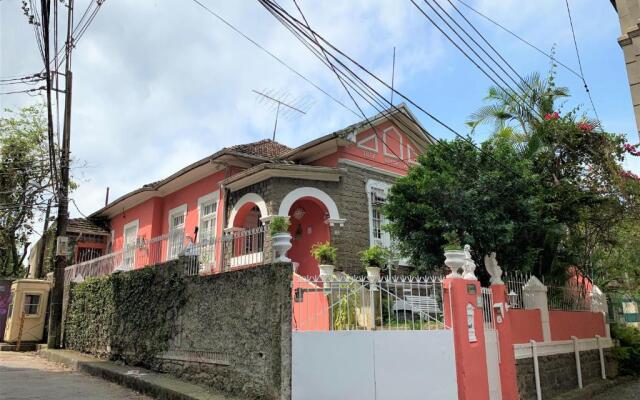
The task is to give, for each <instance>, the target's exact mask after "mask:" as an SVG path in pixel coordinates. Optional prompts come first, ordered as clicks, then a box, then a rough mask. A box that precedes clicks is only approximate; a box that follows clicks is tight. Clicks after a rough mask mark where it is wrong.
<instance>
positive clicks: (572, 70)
mask: <svg viewBox="0 0 640 400" xmlns="http://www.w3.org/2000/svg"><path fill="white" fill-rule="evenodd" d="M456 1H457V2H458V3H460V4H462V5H463V6H465V7H467V8H468V9H470V10H471V11H473V12H474V13H476V14H477V15H479V16H480V17H482V18H484V19H486V20H487V21H489V22H491V23H492V24H494V25H495V26H497V27H499V28H500V29H502V30H503V31H505V32H507V33H508V34H510V35H511V36H513V37H515V38H516V39H518V40H519V41H521V42H522V43H524V44H526V45H527V46H529V47H531V48H532V49H534V50H536V51H537V52H538V53H540V54H542V55H543V56H545V57H547V58H549V59H551V61H553V62H555V63H557V64H558V65H560V66H561V67H563V68H565V69H566V70H567V71H569V72H571V73H572V74H574V75H575V76H577V77H578V78H582V76H580V74H579V73H578V72H576V70H574V69H573V68H571V67H569V66H568V65H566V64H564V63H562V62H561V61H560V60H558V59H557V58H555V57H554V56H553V55H551V54H549V53H547V52H545V51H544V50H542V49H540V48H539V47H537V46H536V45H534V44H533V43H531V42H529V41H528V40H526V39H524V38H523V37H521V36H519V35H518V34H517V33H515V32H513V31H512V30H510V29H508V28H506V27H505V26H504V25H502V24H500V23H499V22H497V21H496V20H494V19H492V18H491V17H489V16H487V15H485V14H483V13H481V12H480V11H478V10H477V9H475V8H473V7H472V6H471V5H469V4H468V3H466V2H465V1H463V0H456Z"/></svg>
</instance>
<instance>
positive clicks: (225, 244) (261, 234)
mask: <svg viewBox="0 0 640 400" xmlns="http://www.w3.org/2000/svg"><path fill="white" fill-rule="evenodd" d="M264 240H265V227H264V226H261V227H257V228H252V229H244V230H238V231H233V232H227V233H224V234H223V235H222V236H221V237H214V236H209V237H206V236H203V237H200V238H199V239H198V240H197V241H196V242H195V243H194V242H193V240H192V239H191V238H187V237H185V235H184V231H182V230H176V231H173V232H170V233H167V234H164V235H161V236H157V237H154V238H152V239H149V240H145V239H144V238H138V239H137V240H136V242H135V243H131V244H129V245H127V246H126V247H125V248H124V249H122V250H118V251H115V252H112V253H110V254H107V255H104V256H102V257H98V258H94V259H92V260H89V261H84V262H81V263H78V264H74V265H71V266H69V267H67V268H66V269H65V284H68V283H70V282H71V281H72V280H84V279H85V278H88V277H96V276H103V275H109V274H111V273H113V272H115V271H127V270H132V269H134V268H142V267H146V266H152V265H157V264H161V263H164V262H167V261H170V260H173V259H176V258H178V257H185V259H186V264H185V273H186V274H187V275H198V274H203V273H216V272H222V271H230V270H233V269H237V268H244V267H247V266H251V265H257V264H262V263H263V262H264V261H265V257H264V254H263V253H264ZM218 252H221V253H220V254H221V257H218V256H217V255H218ZM218 264H220V265H218Z"/></svg>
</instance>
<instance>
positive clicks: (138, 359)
mask: <svg viewBox="0 0 640 400" xmlns="http://www.w3.org/2000/svg"><path fill="white" fill-rule="evenodd" d="M185 261H186V260H185V259H180V260H177V261H171V262H169V263H165V264H162V265H158V266H154V267H153V268H143V269H139V270H134V271H130V272H120V273H117V274H113V275H110V276H105V277H101V278H99V279H96V280H89V281H87V282H85V283H79V284H74V285H75V286H73V287H72V288H71V290H70V292H71V296H70V297H69V304H68V310H67V313H66V319H68V321H67V324H66V326H65V330H66V331H67V332H66V335H65V346H66V347H67V348H70V349H74V350H78V351H83V352H87V353H91V354H94V355H96V356H99V357H102V358H109V359H112V360H119V361H121V362H123V363H125V364H127V365H140V366H143V367H146V368H150V369H152V370H155V371H159V372H166V373H170V374H172V375H174V376H176V377H178V378H181V379H185V380H188V381H192V382H195V383H199V384H202V385H208V386H211V387H213V388H215V389H217V390H221V391H224V392H227V393H229V394H232V395H237V396H240V397H242V398H252V399H253V398H260V399H290V398H291V307H292V306H291V288H290V285H291V279H292V272H291V271H292V268H291V264H275V265H271V264H269V265H261V266H259V267H256V268H249V269H243V270H237V271H232V272H227V273H222V274H217V275H210V276H185V275H184V274H183V273H182V272H180V271H184V270H185V268H184V263H185ZM164 287H167V288H169V290H165V291H163V288H164ZM147 293H148V294H147ZM162 293H165V295H162ZM145 327H146V328H147V329H145Z"/></svg>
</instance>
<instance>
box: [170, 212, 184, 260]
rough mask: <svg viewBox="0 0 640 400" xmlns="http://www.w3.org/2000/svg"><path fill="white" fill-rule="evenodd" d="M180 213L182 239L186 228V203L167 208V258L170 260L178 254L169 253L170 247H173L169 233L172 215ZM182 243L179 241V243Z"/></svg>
mask: <svg viewBox="0 0 640 400" xmlns="http://www.w3.org/2000/svg"><path fill="white" fill-rule="evenodd" d="M179 215H182V216H183V217H184V222H183V238H182V240H184V234H185V233H186V228H187V204H186V203H185V204H182V205H180V206H178V207H176V208H172V209H171V210H169V215H168V225H167V260H171V259H172V258H175V257H177V256H178V254H172V253H171V249H172V247H173V239H174V237H173V235H172V234H171V231H172V230H173V229H172V227H171V226H172V223H173V217H175V216H179ZM182 244H184V243H181V245H182Z"/></svg>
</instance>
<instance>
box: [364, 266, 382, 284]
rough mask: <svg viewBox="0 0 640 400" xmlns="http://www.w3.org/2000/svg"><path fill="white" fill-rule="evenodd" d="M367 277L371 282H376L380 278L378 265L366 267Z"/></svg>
mask: <svg viewBox="0 0 640 400" xmlns="http://www.w3.org/2000/svg"><path fill="white" fill-rule="evenodd" d="M367 279H368V280H369V282H371V283H376V282H378V281H379V280H380V267H367Z"/></svg>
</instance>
